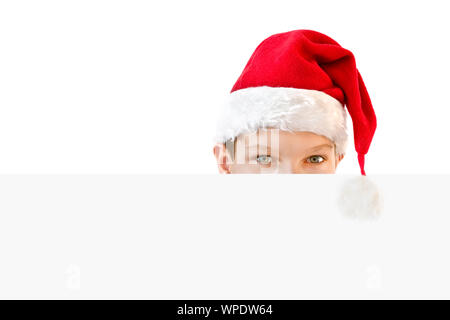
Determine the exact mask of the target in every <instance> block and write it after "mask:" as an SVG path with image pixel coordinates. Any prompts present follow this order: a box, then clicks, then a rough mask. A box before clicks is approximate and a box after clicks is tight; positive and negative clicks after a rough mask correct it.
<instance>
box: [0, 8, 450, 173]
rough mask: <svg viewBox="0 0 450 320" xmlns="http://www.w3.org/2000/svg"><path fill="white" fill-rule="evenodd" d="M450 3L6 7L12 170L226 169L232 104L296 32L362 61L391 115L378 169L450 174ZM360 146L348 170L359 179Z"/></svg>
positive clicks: (7, 166) (1, 92)
mask: <svg viewBox="0 0 450 320" xmlns="http://www.w3.org/2000/svg"><path fill="white" fill-rule="evenodd" d="M446 5H447V4H446V2H445V1H427V2H423V1H422V2H417V1H377V2H376V3H375V2H366V1H319V2H317V1H299V0H295V1H281V0H280V1H276V2H274V1H262V0H258V1H241V0H239V1H233V0H229V1H222V2H217V1H159V2H157V1H111V0H108V1H92V0H89V1H82V0H77V1H2V2H1V3H0V173H216V172H217V168H216V166H215V159H214V157H213V154H212V136H213V134H214V129H215V117H216V115H217V107H218V105H219V103H220V101H221V99H223V98H224V97H225V96H226V95H228V94H229V91H230V90H231V87H232V86H233V84H234V82H235V81H236V80H237V78H238V76H239V75H240V73H241V72H242V69H243V67H244V66H245V64H246V62H247V60H248V59H249V57H250V55H251V54H252V52H253V51H254V49H255V48H256V46H257V45H258V44H259V43H260V42H261V41H262V40H264V39H265V38H267V37H268V36H270V35H272V34H274V33H279V32H285V31H289V30H294V29H313V30H316V31H319V32H322V33H325V34H327V35H329V36H330V37H332V38H333V39H335V40H336V41H338V42H339V43H340V44H341V45H342V46H343V47H345V48H347V49H349V50H351V51H352V52H353V53H354V54H355V57H356V60H357V67H358V69H359V71H360V72H361V74H362V77H363V79H364V81H365V84H366V86H367V89H368V91H369V94H370V96H371V99H372V103H373V106H374V109H375V111H376V114H377V117H378V129H377V131H376V133H375V137H374V139H373V142H372V146H371V149H370V150H369V153H368V155H367V156H366V172H367V174H368V175H370V174H374V173H449V172H450V167H449V166H446V165H445V163H446V160H447V159H448V158H449V156H450V150H449V148H448V137H449V133H448V115H449V112H448V110H449V107H450V103H449V99H448V83H449V80H448V73H449V71H450V60H449V59H448V57H449V56H450V42H449V41H448V30H449V29H450V22H449V19H448V10H446ZM349 128H350V129H351V123H350V125H349ZM349 133H350V134H352V131H351V130H350V132H349ZM350 142H351V143H350V144H349V148H348V153H347V156H346V158H345V159H344V161H343V162H342V163H341V166H340V168H338V173H339V172H341V173H355V174H357V173H359V169H358V164H357V160H356V153H355V151H354V145H353V137H352V136H351V138H350Z"/></svg>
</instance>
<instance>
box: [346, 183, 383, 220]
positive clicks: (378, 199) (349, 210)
mask: <svg viewBox="0 0 450 320" xmlns="http://www.w3.org/2000/svg"><path fill="white" fill-rule="evenodd" d="M337 202H338V207H339V210H340V211H341V213H342V214H343V215H344V216H346V217H349V218H353V219H360V220H369V219H376V218H378V217H379V216H380V214H381V211H382V207H383V199H382V195H381V192H380V190H379V188H378V186H377V185H376V184H375V183H374V182H373V181H371V180H370V179H369V178H368V177H367V176H364V175H361V176H358V177H354V178H351V179H350V180H347V181H345V183H344V184H343V185H342V186H341V187H340V189H339V195H338V199H337Z"/></svg>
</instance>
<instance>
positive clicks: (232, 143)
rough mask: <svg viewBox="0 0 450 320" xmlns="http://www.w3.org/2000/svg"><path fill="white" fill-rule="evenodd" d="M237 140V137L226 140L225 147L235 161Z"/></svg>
mask: <svg viewBox="0 0 450 320" xmlns="http://www.w3.org/2000/svg"><path fill="white" fill-rule="evenodd" d="M235 142H236V137H234V138H231V139H229V140H227V141H225V149H226V150H227V152H228V153H229V154H230V157H231V161H232V162H234V153H235V151H236V147H235Z"/></svg>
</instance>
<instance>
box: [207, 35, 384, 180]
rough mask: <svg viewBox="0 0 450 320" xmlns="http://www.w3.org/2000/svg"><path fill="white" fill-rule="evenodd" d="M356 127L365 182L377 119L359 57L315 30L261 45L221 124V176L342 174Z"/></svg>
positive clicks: (218, 154)
mask: <svg viewBox="0 0 450 320" xmlns="http://www.w3.org/2000/svg"><path fill="white" fill-rule="evenodd" d="M344 105H345V106H346V107H347V110H348V113H349V114H350V116H351V118H352V120H353V133H354V141H355V149H356V151H357V153H358V162H359V166H360V168H361V174H362V175H364V176H365V171H364V155H365V154H366V153H367V152H368V149H369V146H370V143H371V141H372V138H373V135H374V133H375V129H376V117H375V113H374V110H373V107H372V104H371V101H370V97H369V95H368V93H367V90H366V87H365V85H364V82H363V80H362V77H361V75H360V74H359V71H358V70H357V68H356V63H355V58H354V56H353V54H352V53H351V52H350V51H349V50H347V49H344V48H342V47H341V46H340V45H339V44H338V43H337V42H336V41H334V40H333V39H331V38H330V37H328V36H326V35H324V34H322V33H319V32H316V31H313V30H294V31H289V32H284V33H279V34H274V35H272V36H270V37H269V38H267V39H265V40H264V41H263V42H261V43H260V44H259V46H258V47H257V48H256V50H255V52H254V53H253V54H252V56H251V57H250V59H249V61H248V62H247V64H246V66H245V68H244V70H243V72H242V74H241V75H240V77H239V78H238V80H237V82H236V83H235V84H234V86H233V88H232V90H231V93H230V96H229V97H228V101H227V102H226V103H225V104H224V106H223V108H222V110H221V115H220V116H219V119H218V124H217V133H216V137H215V143H216V145H215V146H214V149H213V152H214V156H215V157H216V160H217V164H218V169H219V172H220V173H227V174H228V173H335V170H336V168H337V165H338V164H339V162H340V161H341V160H342V158H343V157H344V155H345V150H346V146H347V139H348V136H347V127H346V119H347V118H346V117H347V115H346V110H345V109H344Z"/></svg>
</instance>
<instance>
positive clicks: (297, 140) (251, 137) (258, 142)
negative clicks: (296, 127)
mask: <svg viewBox="0 0 450 320" xmlns="http://www.w3.org/2000/svg"><path fill="white" fill-rule="evenodd" d="M236 142H237V145H238V146H240V148H242V147H244V148H245V149H256V148H265V147H267V148H271V149H273V148H281V149H284V148H285V147H287V148H289V147H292V146H294V145H295V146H296V148H297V147H298V148H300V149H305V150H308V149H313V148H314V149H315V148H323V147H329V148H333V147H335V144H334V142H332V141H331V140H329V139H328V138H326V137H324V136H320V135H317V134H315V133H312V132H307V131H304V132H303V131H302V132H286V131H283V130H279V129H260V130H258V131H255V132H250V133H246V134H242V135H239V136H238V137H237V138H236Z"/></svg>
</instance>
